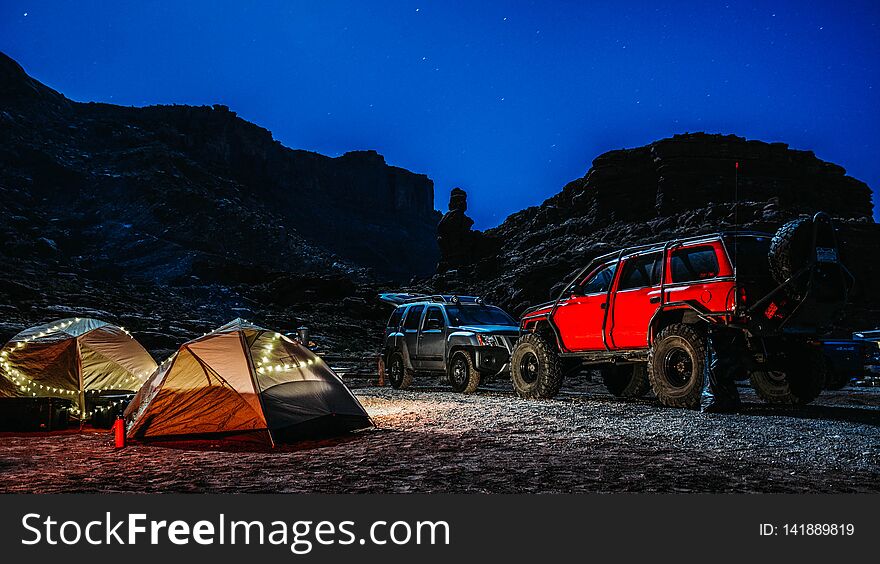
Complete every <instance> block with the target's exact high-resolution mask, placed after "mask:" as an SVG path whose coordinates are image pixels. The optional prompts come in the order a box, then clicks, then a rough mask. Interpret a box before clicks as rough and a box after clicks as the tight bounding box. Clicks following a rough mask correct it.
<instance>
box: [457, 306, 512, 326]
mask: <svg viewBox="0 0 880 564" xmlns="http://www.w3.org/2000/svg"><path fill="white" fill-rule="evenodd" d="M446 313H447V315H449V323H450V325H453V326H455V327H462V326H464V325H516V324H517V323H516V321H514V320H513V318H512V317H510V316H509V315H507V314H506V313H504V310H502V309H500V308H497V307H495V306H487V305H448V306H446Z"/></svg>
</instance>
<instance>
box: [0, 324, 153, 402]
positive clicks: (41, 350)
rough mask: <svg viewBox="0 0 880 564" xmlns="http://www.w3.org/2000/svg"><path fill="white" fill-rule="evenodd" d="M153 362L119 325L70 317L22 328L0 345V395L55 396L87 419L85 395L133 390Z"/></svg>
mask: <svg viewBox="0 0 880 564" xmlns="http://www.w3.org/2000/svg"><path fill="white" fill-rule="evenodd" d="M155 370H156V362H155V361H154V360H153V357H152V356H150V353H148V352H147V351H146V350H145V349H144V348H143V347H142V346H141V345H140V343H138V342H137V341H136V340H135V339H134V338H133V337H132V336H131V335H130V334H129V333H128V332H127V331H126V330H125V329H124V328H122V327H117V326H115V325H110V324H109V323H105V322H104V321H99V320H97V319H88V318H79V317H77V318H71V319H61V320H58V321H53V322H51V323H47V324H45V325H39V326H37V327H31V328H30V329H25V330H24V331H22V332H21V333H19V334H18V335H16V336H15V337H13V338H12V339H11V340H10V341H9V342H8V343H6V345H5V346H4V347H3V348H2V349H0V397H59V398H66V399H70V400H71V401H73V403H74V404H75V405H76V407H75V408H74V410H73V414H74V415H76V416H78V417H79V418H80V419H87V418H88V417H89V416H90V415H92V413H89V412H88V410H87V403H86V394H97V393H100V392H103V391H107V390H119V391H132V392H133V391H136V390H137V389H138V388H140V386H141V384H142V383H143V381H144V380H145V379H146V378H147V377H148V376H149V375H150V374H152V373H153V372H154V371H155Z"/></svg>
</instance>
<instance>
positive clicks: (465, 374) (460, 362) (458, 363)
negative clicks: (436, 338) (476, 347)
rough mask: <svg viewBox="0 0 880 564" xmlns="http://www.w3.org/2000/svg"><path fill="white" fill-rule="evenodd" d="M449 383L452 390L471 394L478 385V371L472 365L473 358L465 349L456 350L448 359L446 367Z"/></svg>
mask: <svg viewBox="0 0 880 564" xmlns="http://www.w3.org/2000/svg"><path fill="white" fill-rule="evenodd" d="M447 376H448V377H449V385H450V386H452V390H453V391H456V392H460V393H463V394H472V393H474V392H475V391H476V390H477V386H479V385H480V373H479V371H477V369H476V368H475V367H474V359H473V357H472V356H471V355H470V354H469V353H468V352H467V351H456V352H455V354H453V355H452V358H450V359H449V366H448V368H447Z"/></svg>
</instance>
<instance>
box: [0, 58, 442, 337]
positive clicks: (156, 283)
mask: <svg viewBox="0 0 880 564" xmlns="http://www.w3.org/2000/svg"><path fill="white" fill-rule="evenodd" d="M433 190H434V189H433V183H432V181H431V180H430V179H428V178H427V177H426V176H424V175H422V174H415V173H412V172H409V171H407V170H404V169H402V168H398V167H394V166H389V165H387V164H386V163H385V160H384V158H383V157H382V156H381V155H379V154H377V153H375V152H373V151H356V152H351V153H347V154H345V155H342V156H340V157H337V158H330V157H327V156H323V155H320V154H317V153H312V152H308V151H299V150H292V149H288V148H286V147H284V146H282V145H281V144H280V143H279V142H277V141H275V140H274V139H273V138H272V135H271V133H270V132H269V131H267V130H265V129H263V128H261V127H258V126H256V125H254V124H252V123H249V122H247V121H245V120H243V119H241V118H239V117H237V116H236V114H235V113H234V112H232V111H230V110H229V109H228V108H226V107H224V106H213V107H190V106H151V107H145V108H132V107H120V106H114V105H110V104H97V103H79V102H74V101H71V100H69V99H67V98H66V97H64V96H63V95H62V94H60V93H58V92H56V91H54V90H52V89H51V88H49V87H47V86H45V85H43V84H41V83H40V82H39V81H37V80H35V79H33V78H31V77H29V76H28V75H27V74H26V73H25V71H24V70H23V69H22V68H21V66H19V65H18V64H17V63H16V62H15V61H13V60H12V59H10V58H9V57H7V56H6V55H3V54H2V53H0V207H2V212H0V264H2V268H0V341H2V342H5V339H6V338H8V337H9V336H11V335H12V334H14V333H16V332H18V331H19V330H20V329H22V328H23V327H25V326H28V325H31V324H35V323H38V322H42V321H47V320H50V319H53V318H56V317H59V316H65V315H66V313H65V312H67V313H70V314H71V315H78V314H82V315H90V316H97V317H100V318H101V319H105V320H107V321H110V322H115V323H119V324H123V325H125V326H127V327H129V328H131V329H133V330H135V331H136V332H137V333H138V336H139V338H142V339H143V341H144V343H145V345H147V346H148V348H150V349H151V350H152V351H153V352H156V351H159V352H160V354H161V351H168V350H173V349H174V348H176V347H177V346H178V345H179V344H180V343H181V342H183V341H185V340H187V339H189V338H192V337H194V336H198V335H200V334H201V333H203V332H205V331H207V330H210V329H211V328H212V327H215V326H217V325H219V324H222V323H225V322H226V321H228V320H229V319H232V318H235V317H246V318H251V319H259V320H260V321H261V322H262V323H263V324H265V325H267V326H272V327H277V328H284V329H291V328H295V327H296V326H297V325H298V324H300V323H307V324H309V325H310V326H311V327H312V329H313V331H314V332H315V333H316V334H317V337H318V338H319V339H321V338H323V342H324V344H325V345H327V346H328V347H331V348H335V349H337V350H340V351H342V350H344V349H351V350H363V349H364V348H365V347H366V346H367V345H364V344H363V343H365V342H368V341H369V340H371V339H373V338H374V335H373V333H374V329H373V326H372V325H370V323H376V324H378V323H381V319H382V318H384V317H386V313H387V312H386V310H385V309H384V308H383V307H382V306H381V305H378V304H376V305H374V304H373V303H372V301H370V300H371V299H372V298H373V297H374V296H375V290H374V288H373V287H372V286H369V284H375V283H376V281H377V280H389V279H391V280H393V279H401V278H406V279H409V278H410V277H411V276H413V275H416V274H422V275H425V274H430V273H431V272H433V271H434V268H435V267H436V263H437V258H438V251H437V243H436V239H435V230H436V225H437V222H438V221H439V219H440V214H439V213H438V212H436V211H435V210H434V209H433V196H434V194H433ZM390 246H393V249H394V251H395V252H393V253H392V252H389V248H391V247H390Z"/></svg>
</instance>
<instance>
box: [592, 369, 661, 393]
mask: <svg viewBox="0 0 880 564" xmlns="http://www.w3.org/2000/svg"><path fill="white" fill-rule="evenodd" d="M602 381H603V382H604V383H605V388H607V389H608V392H609V393H611V394H612V395H614V396H617V397H619V398H640V397H642V396H643V395H645V394H647V393H648V390H650V389H651V383H650V382H649V381H648V365H647V364H645V363H642V362H639V363H633V364H623V365H618V364H612V365H611V366H605V367H603V368H602Z"/></svg>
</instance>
